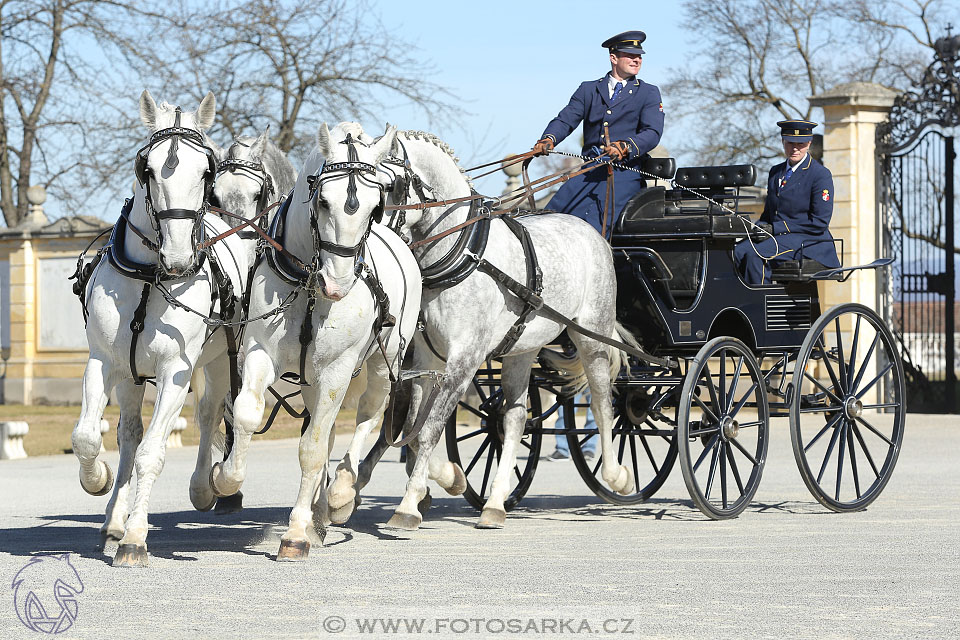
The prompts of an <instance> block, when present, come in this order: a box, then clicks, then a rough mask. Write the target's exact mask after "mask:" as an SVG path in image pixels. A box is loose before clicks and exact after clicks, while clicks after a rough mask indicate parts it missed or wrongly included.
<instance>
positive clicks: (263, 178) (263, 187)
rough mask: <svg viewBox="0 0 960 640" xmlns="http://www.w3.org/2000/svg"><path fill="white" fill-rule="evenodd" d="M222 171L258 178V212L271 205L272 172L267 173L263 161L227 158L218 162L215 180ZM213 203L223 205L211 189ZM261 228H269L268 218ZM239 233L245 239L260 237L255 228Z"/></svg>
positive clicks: (272, 190) (262, 221)
mask: <svg viewBox="0 0 960 640" xmlns="http://www.w3.org/2000/svg"><path fill="white" fill-rule="evenodd" d="M221 173H244V174H246V175H248V176H250V177H251V178H253V179H255V180H258V181H259V182H260V191H259V193H258V194H257V205H256V213H259V212H261V211H263V210H264V209H266V208H267V207H268V206H269V205H270V199H271V198H272V197H273V195H274V187H273V180H271V179H270V174H269V173H267V170H266V168H265V167H264V166H263V162H254V161H252V160H243V159H240V158H227V159H226V160H222V161H221V162H218V163H217V169H216V172H215V173H214V181H216V178H219V177H220V174H221ZM210 201H211V204H213V205H214V206H217V207H220V206H222V205H221V203H220V202H217V201H216V194H215V193H213V192H212V191H211V195H210ZM260 228H261V229H263V230H264V231H266V230H267V224H266V219H265V218H261V220H260ZM237 235H238V236H240V237H241V238H244V239H255V238H259V237H260V236H259V234H258V233H257V232H256V231H254V230H253V229H243V230H241V231H238V232H237Z"/></svg>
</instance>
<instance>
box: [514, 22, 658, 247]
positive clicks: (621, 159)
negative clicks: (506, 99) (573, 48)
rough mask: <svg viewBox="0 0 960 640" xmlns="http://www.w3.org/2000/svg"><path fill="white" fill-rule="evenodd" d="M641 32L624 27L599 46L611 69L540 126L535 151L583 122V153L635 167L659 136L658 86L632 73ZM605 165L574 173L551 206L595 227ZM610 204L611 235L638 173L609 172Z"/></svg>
mask: <svg viewBox="0 0 960 640" xmlns="http://www.w3.org/2000/svg"><path fill="white" fill-rule="evenodd" d="M646 37H647V36H646V34H645V33H644V32H643V31H625V32H624V33H621V34H619V35H615V36H613V37H612V38H608V39H607V40H606V41H604V42H603V44H602V45H601V46H603V47H604V48H606V49H608V50H609V51H610V73H608V74H607V75H605V76H604V77H602V78H600V79H599V80H588V81H587V82H584V83H583V84H581V85H580V86H579V87H578V88H577V90H576V91H575V92H574V94H573V96H572V97H571V98H570V102H569V103H568V104H567V106H566V107H564V108H563V110H562V111H560V113H559V114H558V115H557V117H556V118H554V119H553V120H551V121H550V124H548V125H547V128H546V129H544V131H543V135H541V136H540V140H538V141H537V143H536V144H535V145H534V147H533V149H534V151H536V152H538V153H540V154H545V153H547V152H549V151H550V150H552V149H553V148H554V146H556V145H557V144H559V143H560V142H561V141H562V140H563V139H564V138H566V137H567V136H568V135H570V133H571V132H573V130H574V129H576V128H577V126H578V125H579V124H580V123H581V122H583V150H582V154H583V155H584V156H589V157H593V156H597V155H600V154H601V153H602V154H604V155H606V156H609V157H610V158H611V159H613V160H615V161H617V162H618V163H619V164H622V165H625V166H627V167H634V168H639V167H640V163H641V159H642V157H643V156H644V155H645V154H647V153H648V152H649V151H650V150H651V149H653V148H654V147H655V146H657V144H658V143H659V142H660V136H661V135H663V101H662V100H661V98H660V89H658V88H657V87H656V86H655V85H652V84H647V83H646V82H644V81H643V80H641V79H640V78H638V77H637V73H639V71H640V65H641V64H642V62H643V53H644V52H643V49H642V48H641V46H640V45H641V44H642V43H643V41H644V40H645V39H646ZM607 175H608V169H607V167H606V166H601V167H598V168H597V169H594V170H593V171H589V172H587V173H584V174H581V175H579V176H574V177H573V178H570V180H568V181H567V182H565V183H564V184H563V186H561V187H560V189H559V190H557V192H556V194H554V196H553V198H552V199H551V200H550V209H552V210H554V211H561V212H563V213H570V214H573V215H575V216H577V217H578V218H583V219H584V220H586V221H587V222H589V223H590V224H592V225H593V227H594V228H595V229H596V230H597V231H600V228H601V225H602V223H603V216H604V203H605V199H606V188H607ZM612 179H613V194H614V195H613V205H612V207H611V209H612V210H611V212H610V219H609V220H607V225H606V226H607V236H608V237H609V235H610V230H611V229H612V227H613V225H614V222H615V221H616V218H617V216H618V215H619V213H620V211H619V210H620V209H622V208H623V206H624V205H625V204H626V203H627V201H628V200H629V199H630V197H631V196H632V195H634V194H635V193H637V192H638V191H639V190H640V189H642V188H643V187H644V186H645V183H644V180H643V175H642V174H640V173H637V172H635V171H630V170H628V169H618V168H615V169H614V171H613V177H612Z"/></svg>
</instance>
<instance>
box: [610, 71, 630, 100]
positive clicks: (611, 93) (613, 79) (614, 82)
mask: <svg viewBox="0 0 960 640" xmlns="http://www.w3.org/2000/svg"><path fill="white" fill-rule="evenodd" d="M635 77H636V76H633V77H630V78H627V79H626V80H617V79H616V78H614V77H613V74H612V73H608V74H607V97H608V98H613V90H614V88H615V87H616V86H617V83H618V82H619V83H621V84H623V87H624V88H625V87H626V86H627V85H628V84H630V83H631V82H633V78H635ZM620 90H621V91H623V88H621V89H620Z"/></svg>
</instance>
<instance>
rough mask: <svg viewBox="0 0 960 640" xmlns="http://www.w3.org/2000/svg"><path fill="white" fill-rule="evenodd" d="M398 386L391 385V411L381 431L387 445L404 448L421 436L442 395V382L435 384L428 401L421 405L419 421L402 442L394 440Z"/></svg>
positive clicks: (388, 412)
mask: <svg viewBox="0 0 960 640" xmlns="http://www.w3.org/2000/svg"><path fill="white" fill-rule="evenodd" d="M396 387H397V385H396V384H393V385H391V387H390V400H389V403H388V404H387V407H388V408H389V410H388V411H387V413H386V415H385V416H384V417H383V427H382V428H381V430H380V433H381V434H382V436H383V438H384V439H385V440H386V442H387V444H389V445H390V446H391V447H402V446H404V445H407V444H410V443H411V442H413V440H414V439H415V438H416V437H417V436H418V435H420V431H421V430H422V429H423V425H424V423H426V421H427V416H428V415H430V409H431V408H433V403H434V402H435V401H436V399H437V395H438V394H439V393H440V381H439V380H437V381H435V382H434V385H433V389H432V390H431V391H430V395H429V396H427V401H426V402H424V403H423V404H421V405H420V411H419V412H418V413H417V421H416V422H415V423H414V424H413V428H412V429H411V430H410V433H408V434H407V435H406V436H405V437H404V438H402V439H400V440H396V441H395V440H394V438H396V434H395V433H394V427H393V424H394V420H393V407H394V404H395V403H394V400H395V397H396V393H395V392H396Z"/></svg>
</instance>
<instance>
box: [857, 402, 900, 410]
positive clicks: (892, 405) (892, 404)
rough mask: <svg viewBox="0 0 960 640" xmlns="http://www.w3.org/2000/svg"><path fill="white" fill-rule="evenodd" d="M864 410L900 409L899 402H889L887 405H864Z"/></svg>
mask: <svg viewBox="0 0 960 640" xmlns="http://www.w3.org/2000/svg"><path fill="white" fill-rule="evenodd" d="M863 408H864V409H899V408H900V403H899V402H888V403H885V404H865V405H863Z"/></svg>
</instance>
